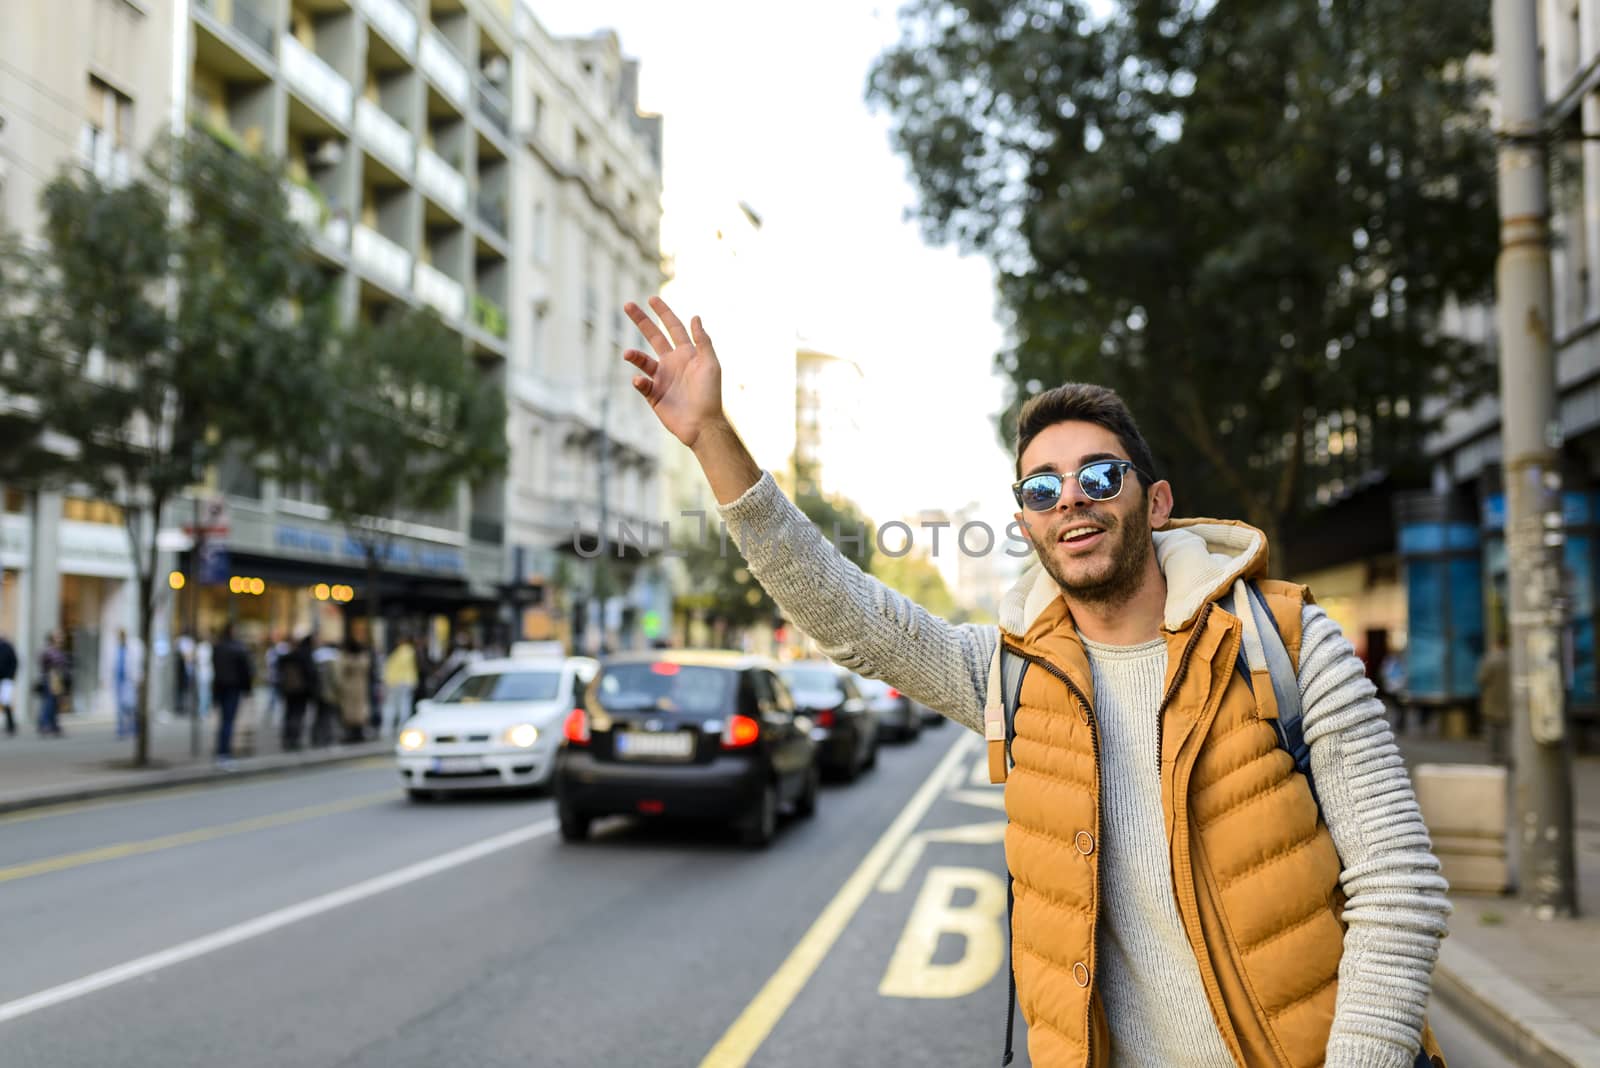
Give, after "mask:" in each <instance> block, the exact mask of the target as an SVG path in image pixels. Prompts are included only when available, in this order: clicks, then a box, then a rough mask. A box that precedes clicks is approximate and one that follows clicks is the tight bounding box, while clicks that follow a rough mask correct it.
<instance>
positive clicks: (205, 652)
mask: <svg viewBox="0 0 1600 1068" xmlns="http://www.w3.org/2000/svg"><path fill="white" fill-rule="evenodd" d="M228 627H229V628H231V627H232V624H229V625H228ZM215 653H216V651H215V649H214V647H213V646H212V644H211V642H210V641H209V640H208V639H206V638H205V637H204V636H202V637H201V638H200V640H199V641H197V642H196V643H195V646H194V697H195V709H196V714H197V715H199V717H200V719H201V720H202V721H204V720H205V719H206V717H208V716H210V715H211V702H212V699H213V698H214V697H215V696H216V665H215V662H214V660H215Z"/></svg>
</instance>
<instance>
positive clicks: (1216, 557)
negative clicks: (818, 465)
mask: <svg viewBox="0 0 1600 1068" xmlns="http://www.w3.org/2000/svg"><path fill="white" fill-rule="evenodd" d="M652 304H653V306H654V308H655V311H656V313H657V314H658V315H659V316H660V319H661V326H657V325H656V323H655V321H654V320H653V319H652V318H651V317H650V316H649V315H648V314H647V313H646V312H645V311H643V310H642V309H641V308H639V307H638V306H636V305H633V304H629V305H627V307H626V311H627V314H628V316H629V317H630V318H631V319H632V320H633V321H634V323H635V324H636V325H637V326H638V327H639V330H640V332H641V333H642V334H643V335H644V337H645V338H646V340H647V341H648V343H649V345H650V347H651V348H652V349H653V350H654V355H653V356H652V355H649V354H647V353H644V352H642V351H638V350H630V351H628V352H627V353H626V354H625V358H626V359H627V360H628V361H629V362H630V363H632V364H633V365H634V366H635V367H636V368H637V369H638V372H639V373H638V374H637V375H636V376H635V377H634V379H633V385H634V388H635V389H636V390H637V391H638V392H639V393H640V394H641V395H643V396H644V397H645V398H646V400H647V401H648V402H649V404H650V406H651V408H652V409H653V410H654V412H655V414H656V416H657V417H658V419H659V420H660V422H661V423H662V425H663V426H664V427H665V428H666V429H667V430H668V431H669V432H671V433H672V434H673V435H674V436H676V437H677V438H678V440H679V441H680V442H682V443H683V444H684V445H686V446H688V447H689V448H691V449H692V450H693V453H694V456H695V458H696V459H697V460H698V462H699V463H700V466H701V468H702V470H703V472H704V474H705V476H706V479H707V481H708V482H709V484H710V487H711V490H712V493H713V494H714V496H715V497H716V499H717V501H718V503H719V505H720V508H719V511H720V513H721V518H722V521H723V524H724V526H725V527H726V528H727V530H728V532H729V534H730V535H731V536H732V539H733V541H734V542H735V544H736V545H737V547H738V549H739V551H740V552H741V554H742V555H743V556H744V559H745V562H746V566H747V567H748V569H749V570H750V572H751V573H752V574H753V575H754V576H755V577H756V578H757V579H758V580H759V581H760V583H761V585H762V586H763V587H764V588H765V589H766V590H767V592H768V593H769V594H771V595H772V597H773V599H774V600H775V601H776V602H777V604H778V607H779V609H780V610H781V611H782V612H783V615H784V617H785V618H786V619H789V620H792V621H794V622H795V623H796V624H797V625H798V626H799V627H800V628H801V629H802V630H804V631H805V632H806V633H807V634H808V635H809V636H810V637H811V638H812V639H814V640H815V641H816V642H817V643H818V644H819V645H820V646H821V647H822V648H823V649H825V650H827V651H828V653H829V655H830V656H832V657H833V658H834V659H835V660H836V661H838V662H840V663H841V664H844V665H845V666H849V667H855V668H864V669H866V670H868V671H869V672H870V673H871V674H873V675H874V676H876V677H878V678H881V679H883V680H884V681H886V682H888V683H889V684H890V685H891V686H894V687H896V688H898V689H900V690H901V691H903V692H905V693H907V694H908V695H910V696H911V697H912V698H913V699H914V700H918V701H921V702H923V703H924V704H927V705H929V706H930V707H933V708H937V709H939V710H941V711H942V712H944V714H945V715H947V716H949V717H950V718H951V719H953V720H955V721H956V722H958V723H961V724H963V725H965V726H967V727H969V728H970V729H972V730H974V731H978V732H979V733H981V734H983V735H984V737H985V738H986V740H987V747H988V749H987V751H988V755H989V770H990V778H991V779H992V780H993V781H996V782H1004V783H1005V808H1006V817H1007V822H1006V831H1005V853H1006V859H1007V863H1008V865H1009V866H1010V869H1011V874H1012V877H1013V881H1012V887H1013V892H1014V901H1015V906H1014V912H1013V918H1012V922H1011V930H1012V935H1013V943H1012V947H1013V953H1012V967H1013V971H1012V975H1013V978H1014V980H1015V983H1016V985H1015V991H1016V995H1017V999H1018V1002H1019V1004H1020V1005H1021V1008H1022V1012H1023V1016H1024V1017H1025V1019H1026V1020H1027V1022H1028V1024H1029V1029H1028V1048H1029V1053H1030V1056H1031V1060H1032V1063H1033V1064H1034V1065H1036V1066H1039V1068H1051V1066H1056V1065H1082V1064H1085V1063H1089V1064H1102V1063H1108V1062H1109V1061H1111V1060H1112V1059H1113V1058H1114V1060H1115V1063H1116V1064H1118V1065H1135V1066H1145V1065H1178V1064H1181V1065H1185V1066H1188V1068H1233V1066H1235V1065H1269V1064H1322V1063H1326V1064H1328V1065H1330V1066H1351V1065H1379V1064H1383V1065H1394V1066H1397V1068H1398V1066H1408V1065H1410V1064H1412V1062H1413V1060H1415V1059H1417V1057H1418V1051H1419V1047H1420V1048H1421V1049H1422V1050H1425V1051H1426V1053H1427V1054H1428V1055H1430V1056H1432V1055H1435V1054H1437V1053H1438V1049H1437V1046H1436V1044H1435V1043H1434V1041H1433V1036H1432V1033H1431V1031H1430V1030H1429V1029H1428V1028H1427V1026H1426V1023H1425V1020H1424V1010H1425V1008H1426V1005H1427V1001H1428V993H1429V987H1430V984H1431V973H1432V968H1433V962H1434V961H1435V959H1436V958H1437V955H1438V948H1439V940H1440V939H1441V937H1442V936H1443V934H1444V931H1445V917H1446V916H1447V915H1448V914H1449V911H1450V906H1449V904H1448V903H1447V901H1446V898H1445V892H1446V889H1447V888H1446V885H1445V882H1444V880H1443V879H1442V878H1441V877H1440V875H1439V863H1438V861H1437V859H1436V858H1435V857H1434V856H1433V854H1432V852H1431V851H1430V848H1429V845H1428V836H1427V830H1426V828H1425V827H1424V826H1423V823H1422V818H1421V815H1420V813H1419V810H1418V808H1417V803H1416V799H1415V796H1414V794H1413V792H1412V787H1411V782H1410V779H1409V777H1408V774H1407V772H1406V769H1405V767H1404V766H1403V765H1402V764H1401V762H1400V761H1399V760H1398V759H1397V758H1396V756H1395V750H1394V740H1393V736H1392V734H1391V733H1390V730H1389V726H1388V722H1387V720H1386V719H1385V717H1384V710H1383V705H1382V703H1381V702H1379V701H1378V700H1377V698H1376V695H1375V691H1374V688H1373V686H1372V683H1371V681H1370V680H1368V679H1367V678H1366V676H1365V674H1364V672H1363V670H1362V665H1361V662H1360V661H1359V660H1358V659H1356V657H1355V654H1354V651H1353V649H1352V648H1351V645H1350V642H1349V641H1348V640H1347V639H1346V638H1345V637H1344V635H1343V634H1342V633H1341V631H1340V629H1339V626H1338V624H1336V623H1335V622H1334V621H1333V620H1331V619H1330V618H1328V616H1327V614H1326V613H1325V612H1324V611H1323V610H1322V609H1321V608H1319V607H1317V606H1316V605H1315V604H1314V603H1313V602H1312V600H1311V597H1310V594H1309V591H1308V590H1307V589H1306V588H1305V587H1303V586H1298V585H1293V584H1291V583H1287V582H1276V581H1271V580H1269V579H1267V577H1266V574H1267V560H1268V546H1267V543H1266V538H1265V536H1264V535H1263V534H1262V533H1261V532H1260V531H1259V530H1257V529H1255V528H1254V527H1250V526H1247V525H1245V524H1243V523H1238V522H1231V521H1222V520H1213V519H1177V518H1174V512H1173V509H1174V487H1173V486H1172V485H1171V484H1170V483H1169V482H1167V481H1166V480H1164V479H1161V478H1159V477H1158V471H1157V468H1156V465H1155V461H1154V459H1153V457H1152V455H1151V452H1150V449H1149V446H1148V445H1147V444H1146V443H1145V440H1144V438H1143V436H1142V435H1141V434H1140V432H1139V429H1138V426H1137V425H1136V423H1135V421H1134V419H1133V416H1132V414H1131V413H1130V412H1129V411H1128V409H1127V407H1126V405H1125V404H1124V403H1123V401H1122V399H1121V398H1120V397H1119V396H1118V395H1117V394H1116V393H1114V392H1113V391H1111V390H1110V389H1106V388H1104V387H1101V386H1096V385H1083V384H1067V385H1062V386H1058V387H1056V388H1053V389H1048V390H1044V391H1042V392H1039V393H1038V394H1036V395H1035V396H1033V397H1031V398H1029V399H1027V401H1026V403H1024V404H1023V405H1022V407H1021V411H1020V413H1019V415H1018V417H1017V422H1016V438H1015V459H1016V465H1017V471H1016V475H1017V481H1016V482H1015V483H1013V485H1012V487H1011V489H1012V494H1013V496H1014V498H1015V499H1016V501H1017V507H1018V511H1017V512H1016V513H1015V515H1014V517H1013V518H1014V520H1015V522H1014V523H1013V524H1012V526H1011V527H1010V528H1008V532H1007V533H1008V538H1007V539H1006V540H1007V541H1008V542H1009V543H1011V544H1008V545H1007V546H1006V551H1010V552H1012V555H1020V553H1018V552H1015V551H1013V546H1016V547H1019V548H1020V549H1021V550H1023V551H1025V552H1027V553H1028V554H1029V556H1030V562H1029V566H1028V567H1027V569H1026V571H1025V572H1024V574H1023V576H1022V578H1021V579H1020V580H1019V582H1018V583H1017V585H1016V586H1015V587H1014V588H1013V589H1012V590H1011V592H1010V593H1008V594H1007V596H1006V597H1005V599H1004V601H1003V602H1002V607H1001V611H1000V617H1001V618H1000V625H999V627H998V628H995V627H993V626H979V625H974V624H965V625H960V626H957V625H953V624H950V623H947V622H945V621H943V620H941V619H938V618H936V617H934V616H933V615H932V614H930V613H929V612H927V611H926V610H925V609H923V608H921V607H920V606H917V605H915V604H914V603H912V602H911V601H910V600H909V599H908V598H906V597H904V596H903V595H901V594H899V593H897V592H895V591H894V590H891V589H889V588H888V587H887V586H885V585H884V584H883V583H881V582H879V581H877V580H875V579H873V578H871V577H870V576H868V575H866V574H864V573H862V572H861V571H860V569H858V568H857V567H856V566H855V565H854V564H853V563H851V562H850V561H849V560H848V559H846V558H845V557H844V556H842V555H841V554H840V553H839V551H838V550H837V549H835V548H834V547H833V546H832V544H831V543H829V542H828V540H827V539H826V538H824V537H823V535H822V532H821V531H819V530H818V529H817V528H816V526H814V525H813V524H812V523H810V522H809V521H808V520H807V519H806V517H805V515H804V514H803V513H802V512H800V510H799V509H798V508H796V507H795V506H794V505H793V504H792V503H791V502H790V501H789V500H788V499H787V498H786V497H785V496H784V494H783V493H782V491H781V490H779V489H778V486H777V483H776V482H775V481H774V480H773V477H772V475H771V474H770V473H764V472H763V471H762V470H761V468H759V467H758V466H757V465H756V463H755V461H754V460H753V459H752V458H751V456H750V453H749V451H748V450H747V449H746V448H745V447H744V444H743V443H742V442H741V441H740V439H739V436H738V434H737V432H736V431H735V430H734V428H733V426H732V424H731V423H730V422H729V421H728V419H727V416H726V415H725V414H724V412H723V409H722V400H721V396H720V390H721V380H720V374H721V372H720V368H719V365H718V362H717V356H716V353H715V350H714V349H713V347H712V344H711V340H710V338H709V337H708V336H707V335H706V332H705V330H704V328H703V327H702V326H701V324H700V321H699V320H698V319H695V320H693V321H692V325H691V327H690V328H689V329H685V327H684V325H683V324H682V323H681V322H680V321H679V320H678V318H677V317H676V316H675V315H674V314H673V313H672V311H671V309H670V308H669V307H667V305H666V304H665V303H664V302H662V301H660V300H659V299H656V300H654V301H652ZM663 327H664V328H665V332H663V329H662V328H663ZM928 373H930V374H932V373H935V372H934V371H933V370H932V369H931V368H930V369H929V372H928ZM1241 389H1243V386H1242V385H1241ZM1247 398H1248V399H1250V402H1251V403H1267V401H1264V400H1262V399H1261V398H1260V397H1259V396H1256V395H1249V394H1245V393H1241V400H1244V399H1247ZM1160 417H1162V418H1165V417H1166V413H1160ZM1201 417H1206V416H1205V413H1202V416H1201ZM1258 598H1259V601H1258V600H1257V599H1258ZM1261 602H1264V607H1263V606H1262V604H1261ZM1257 608H1260V609H1261V611H1262V612H1263V613H1265V612H1266V611H1268V610H1270V613H1271V614H1270V617H1267V618H1268V625H1271V626H1273V627H1275V629H1276V630H1277V631H1278V635H1275V636H1273V638H1272V641H1273V642H1274V646H1273V647H1274V648H1284V649H1286V650H1287V651H1288V652H1287V653H1286V655H1287V656H1289V657H1291V658H1293V659H1294V660H1295V663H1294V664H1293V665H1289V666H1291V667H1293V669H1294V670H1295V672H1296V674H1297V676H1298V678H1297V679H1296V680H1289V684H1288V685H1290V686H1293V685H1294V684H1295V683H1296V682H1297V683H1298V691H1299V694H1304V695H1305V698H1304V701H1303V716H1302V717H1301V718H1300V719H1299V723H1300V725H1301V726H1302V727H1303V728H1304V735H1305V739H1306V741H1307V742H1308V743H1309V745H1310V760H1311V763H1312V765H1313V767H1314V774H1315V779H1316V787H1317V790H1318V791H1320V797H1321V803H1320V812H1319V806H1318V802H1317V799H1316V795H1314V794H1313V792H1312V790H1311V784H1310V783H1309V782H1308V781H1307V779H1306V777H1305V776H1304V775H1302V774H1301V773H1300V772H1299V771H1298V770H1297V767H1296V763H1295V761H1294V760H1292V759H1290V757H1289V755H1288V754H1287V753H1284V752H1283V751H1282V748H1281V747H1280V743H1279V741H1278V738H1277V735H1276V733H1275V732H1274V729H1273V725H1272V724H1273V721H1274V720H1275V719H1276V716H1277V702H1276V695H1275V691H1274V687H1273V685H1271V683H1272V681H1273V680H1272V678H1270V677H1269V672H1268V671H1266V670H1260V671H1259V672H1258V673H1257V674H1255V675H1254V676H1252V675H1251V674H1248V673H1246V672H1245V671H1242V670H1240V668H1239V666H1238V665H1239V657H1240V653H1241V649H1242V648H1243V645H1244V643H1249V644H1250V646H1251V648H1250V650H1248V651H1247V660H1248V661H1249V662H1250V663H1256V664H1260V663H1262V661H1263V658H1264V654H1263V649H1264V648H1265V645H1264V644H1263V643H1264V639H1263V638H1261V636H1260V635H1261V631H1260V629H1259V625H1258V622H1257V615H1256V609H1257ZM1279 637H1281V642H1279V640H1278V639H1279ZM1002 665H1007V666H1009V668H1010V669H1012V670H1014V669H1015V668H1016V667H1017V666H1018V665H1021V666H1022V667H1024V668H1027V669H1028V670H1027V671H1026V674H1025V678H1024V683H1023V685H1022V686H1021V687H1020V695H1021V697H1020V707H1019V708H1018V710H1017V712H1016V715H1015V717H1014V719H1012V720H1011V721H1010V725H1009V726H1008V723H1007V718H1006V715H1005V712H1004V711H1003V709H1004V703H1003V701H1002V699H1001V694H1002V692H1003V689H1002V688H1003V687H1004V686H1007V685H1009V684H1008V683H1006V682H1005V680H1003V679H1002ZM1012 677H1014V676H1012ZM1296 696H1297V697H1298V695H1296ZM1012 731H1014V733H1015V738H1014V741H1011V740H1009V739H1008V736H1009V734H1010V733H1011V732H1012ZM1007 1052H1008V1057H1009V1050H1008V1051H1007ZM1439 1063H1442V1061H1441V1062H1439Z"/></svg>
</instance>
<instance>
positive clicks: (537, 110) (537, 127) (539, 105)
mask: <svg viewBox="0 0 1600 1068" xmlns="http://www.w3.org/2000/svg"><path fill="white" fill-rule="evenodd" d="M543 127H544V97H542V96H540V95H539V94H538V93H534V94H533V132H534V133H539V132H540V131H541V130H542V129H543Z"/></svg>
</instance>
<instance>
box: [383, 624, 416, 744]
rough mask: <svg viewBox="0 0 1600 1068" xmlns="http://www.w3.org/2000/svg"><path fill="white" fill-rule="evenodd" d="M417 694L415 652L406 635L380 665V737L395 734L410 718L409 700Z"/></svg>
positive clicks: (414, 647)
mask: <svg viewBox="0 0 1600 1068" xmlns="http://www.w3.org/2000/svg"><path fill="white" fill-rule="evenodd" d="M416 691H417V650H416V646H415V645H413V644H412V641H411V638H410V636H409V635H406V636H402V637H401V639H400V640H399V641H398V642H397V643H395V647H394V648H393V649H392V650H390V652H389V655H388V657H387V658H385V659H384V662H383V721H382V723H381V724H380V727H379V735H380V737H388V736H389V735H392V734H397V733H398V732H399V730H400V725H401V724H402V723H404V722H405V721H406V720H408V719H410V718H411V699H412V695H413V694H414V693H416Z"/></svg>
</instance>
